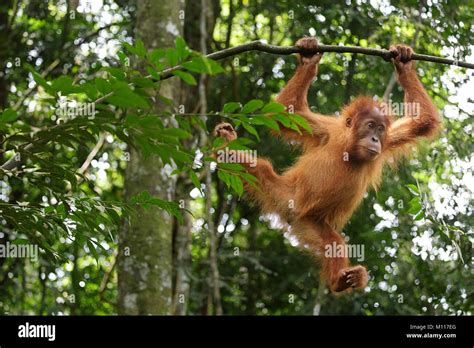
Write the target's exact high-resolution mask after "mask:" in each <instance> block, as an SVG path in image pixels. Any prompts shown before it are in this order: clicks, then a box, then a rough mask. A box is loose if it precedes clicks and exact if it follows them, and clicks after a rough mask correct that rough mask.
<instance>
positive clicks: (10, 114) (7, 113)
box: [0, 108, 18, 124]
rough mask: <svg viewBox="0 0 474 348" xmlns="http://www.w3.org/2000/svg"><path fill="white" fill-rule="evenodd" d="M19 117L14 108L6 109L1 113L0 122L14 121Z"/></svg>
mask: <svg viewBox="0 0 474 348" xmlns="http://www.w3.org/2000/svg"><path fill="white" fill-rule="evenodd" d="M17 118H18V113H17V112H16V111H15V110H13V109H10V108H8V109H5V110H4V111H3V113H2V114H1V115H0V124H7V123H12V122H13V121H15V120H16V119H17Z"/></svg>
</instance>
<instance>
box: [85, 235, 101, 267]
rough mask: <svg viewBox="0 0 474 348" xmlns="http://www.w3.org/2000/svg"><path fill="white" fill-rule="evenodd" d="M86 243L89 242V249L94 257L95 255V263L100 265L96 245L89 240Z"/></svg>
mask: <svg viewBox="0 0 474 348" xmlns="http://www.w3.org/2000/svg"><path fill="white" fill-rule="evenodd" d="M86 242H87V247H88V248H89V250H90V251H91V253H92V255H94V259H95V261H96V262H97V263H99V254H98V253H97V250H96V247H95V245H94V244H93V243H92V241H91V240H90V239H89V238H87V240H86Z"/></svg>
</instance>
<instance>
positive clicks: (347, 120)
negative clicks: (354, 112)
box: [346, 117, 352, 128]
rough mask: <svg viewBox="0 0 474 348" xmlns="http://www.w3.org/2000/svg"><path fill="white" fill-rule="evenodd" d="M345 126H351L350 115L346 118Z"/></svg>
mask: <svg viewBox="0 0 474 348" xmlns="http://www.w3.org/2000/svg"><path fill="white" fill-rule="evenodd" d="M346 127H347V128H351V127H352V118H350V117H348V118H346Z"/></svg>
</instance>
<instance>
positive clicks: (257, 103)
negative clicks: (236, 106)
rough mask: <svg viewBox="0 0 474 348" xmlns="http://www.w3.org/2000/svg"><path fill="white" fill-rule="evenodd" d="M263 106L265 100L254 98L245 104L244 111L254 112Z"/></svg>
mask: <svg viewBox="0 0 474 348" xmlns="http://www.w3.org/2000/svg"><path fill="white" fill-rule="evenodd" d="M262 106H263V101H261V100H259V99H252V100H250V101H249V102H248V103H247V104H245V105H244V108H243V109H242V113H244V114H249V113H251V112H254V111H255V110H257V109H260V108H261V107H262Z"/></svg>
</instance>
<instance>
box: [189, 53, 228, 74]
mask: <svg viewBox="0 0 474 348" xmlns="http://www.w3.org/2000/svg"><path fill="white" fill-rule="evenodd" d="M182 66H183V68H185V69H187V70H189V71H193V72H197V73H201V74H210V75H214V74H218V73H221V72H223V71H224V69H223V68H222V67H221V66H220V65H219V64H218V63H217V62H215V61H213V60H212V59H208V58H205V57H196V58H194V59H192V60H190V61H189V62H184V63H183V64H182Z"/></svg>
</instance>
